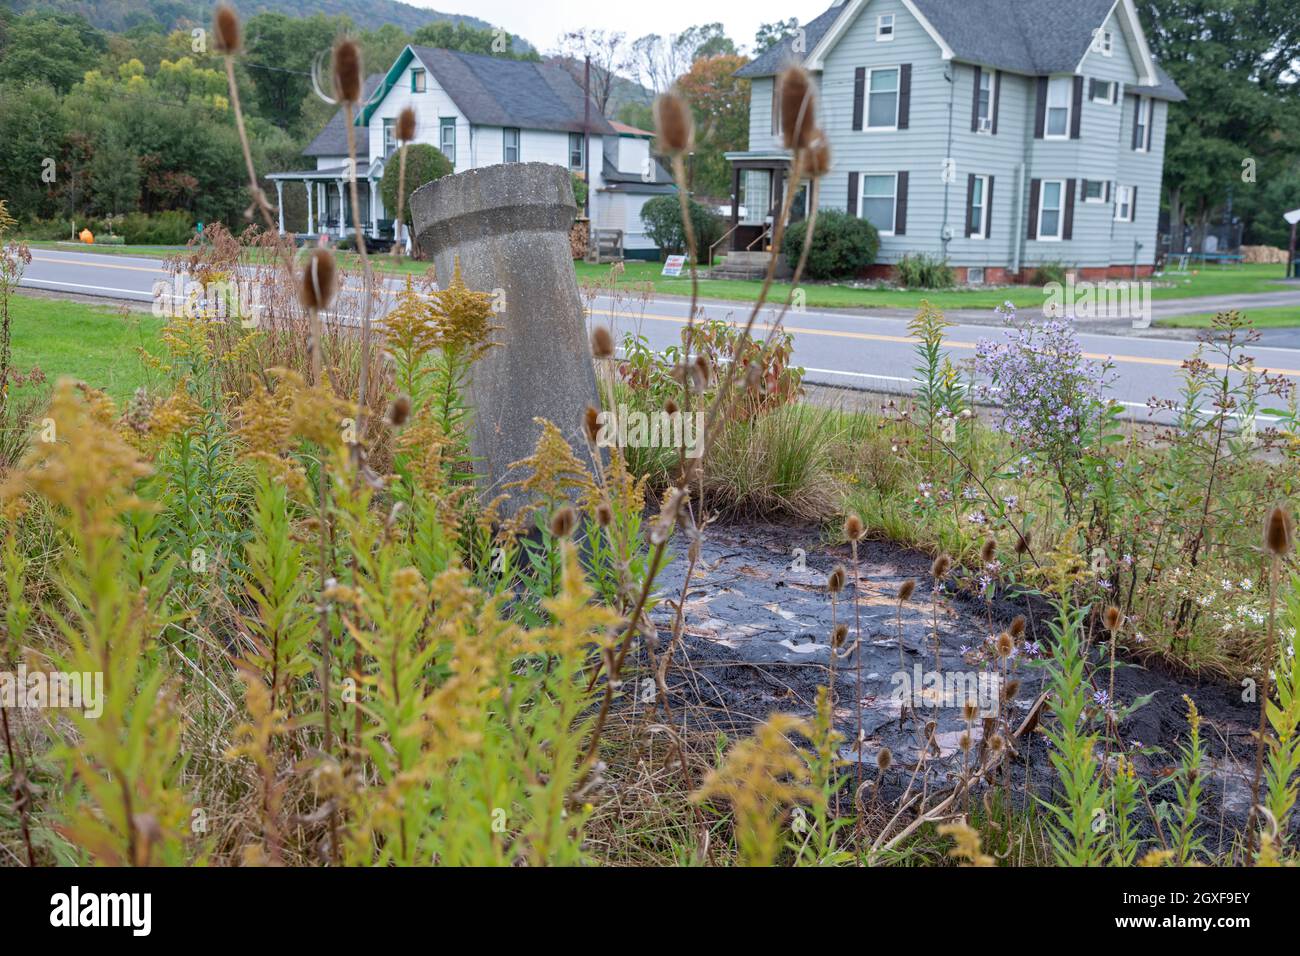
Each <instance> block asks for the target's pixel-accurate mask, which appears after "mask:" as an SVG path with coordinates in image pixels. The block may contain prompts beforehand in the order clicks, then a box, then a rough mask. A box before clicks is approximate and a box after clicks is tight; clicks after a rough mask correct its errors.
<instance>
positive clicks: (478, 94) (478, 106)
mask: <svg viewBox="0 0 1300 956" xmlns="http://www.w3.org/2000/svg"><path fill="white" fill-rule="evenodd" d="M412 59H418V60H419V61H420V63H422V64H423V65H424V68H425V69H427V70H428V71H429V72H430V73H431V74H432V75H433V77H434V79H436V80H437V81H438V85H439V86H441V87H442V89H443V90H444V91H445V92H446V93H447V95H448V96H450V97H451V100H452V102H453V103H455V104H456V108H457V109H458V110H460V112H461V114H462V115H464V117H465V118H466V119H467V120H469V122H470V123H472V124H474V125H476V126H517V127H519V128H520V129H543V130H555V131H566V130H567V131H568V132H573V133H580V132H582V130H583V113H584V97H583V94H582V87H580V86H579V85H578V84H577V82H576V81H575V80H574V79H573V77H572V76H570V75H569V73H568V71H567V70H565V69H564V68H563V67H561V66H556V65H553V64H549V63H533V62H528V61H524V60H510V59H507V58H505V57H500V56H483V55H480V54H477V53H461V52H459V51H457V50H443V49H437V48H434V47H423V46H421V47H416V46H408V47H406V49H404V50H403V51H402V53H401V55H400V56H399V57H398V58H397V61H396V62H395V63H394V64H393V65H392V67H390V68H389V70H388V73H387V74H385V76H384V78H383V83H382V85H381V88H380V90H379V91H378V92H377V93H376V95H375V96H374V98H373V99H372V100H371V101H370V102H368V103H367V105H366V106H365V107H364V108H363V109H362V111H361V115H360V117H359V118H358V122H360V123H368V122H369V121H370V117H371V115H373V113H374V111H375V110H376V109H377V108H378V107H379V104H380V103H381V102H382V101H383V99H384V96H386V95H387V93H388V91H389V90H390V89H392V88H393V85H394V84H395V83H396V82H397V79H398V77H400V76H401V74H402V71H403V70H405V69H406V65H407V64H408V63H410V62H411V60H412ZM591 132H592V133H593V134H594V135H597V136H602V135H606V134H612V133H613V132H614V130H613V129H612V127H610V125H609V122H608V121H607V120H606V119H605V117H604V115H603V114H602V113H601V111H600V108H599V107H598V106H597V105H596V104H595V103H594V102H593V103H592V104H591Z"/></svg>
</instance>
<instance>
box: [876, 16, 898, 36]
mask: <svg viewBox="0 0 1300 956" xmlns="http://www.w3.org/2000/svg"><path fill="white" fill-rule="evenodd" d="M876 39H877V40H878V41H880V42H882V43H883V42H885V41H888V40H892V39H894V15H893V14H892V13H882V14H881V15H880V16H879V17H877V18H876Z"/></svg>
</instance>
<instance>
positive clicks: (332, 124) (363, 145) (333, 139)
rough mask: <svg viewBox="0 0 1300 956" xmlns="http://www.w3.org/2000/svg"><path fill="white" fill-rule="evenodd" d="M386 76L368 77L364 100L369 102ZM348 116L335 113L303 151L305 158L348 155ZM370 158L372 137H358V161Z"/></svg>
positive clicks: (380, 74)
mask: <svg viewBox="0 0 1300 956" xmlns="http://www.w3.org/2000/svg"><path fill="white" fill-rule="evenodd" d="M383 79H384V74H382V73H372V74H371V75H370V76H368V77H366V85H365V89H364V91H363V92H364V93H365V97H364V99H366V100H369V99H370V97H371V96H372V95H373V94H374V92H375V90H377V89H379V84H380V83H382V82H383ZM347 122H348V121H347V116H346V115H345V113H344V111H343V110H339V111H338V112H337V113H335V114H334V115H333V116H332V117H331V118H330V121H329V122H328V123H326V124H325V128H324V129H322V130H321V131H320V132H319V133H317V134H316V138H315V139H313V140H312V141H311V144H310V145H308V147H307V148H306V149H304V150H303V151H302V154H303V155H304V156H346V155H347V154H348V125H347ZM369 158H370V137H369V136H358V137H357V161H358V162H364V161H365V160H367V159H369Z"/></svg>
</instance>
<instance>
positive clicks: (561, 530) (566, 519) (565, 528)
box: [551, 505, 578, 538]
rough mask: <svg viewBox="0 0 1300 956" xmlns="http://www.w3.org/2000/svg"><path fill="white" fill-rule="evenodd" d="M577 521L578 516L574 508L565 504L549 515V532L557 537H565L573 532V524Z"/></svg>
mask: <svg viewBox="0 0 1300 956" xmlns="http://www.w3.org/2000/svg"><path fill="white" fill-rule="evenodd" d="M577 523H578V516H577V514H576V513H575V512H574V510H573V509H572V508H571V507H569V506H568V505H565V506H564V507H563V508H561V509H560V510H559V511H557V512H555V514H553V515H551V534H552V535H554V536H555V537H557V538H567V537H568V536H569V535H571V534H573V528H574V525H576V524H577Z"/></svg>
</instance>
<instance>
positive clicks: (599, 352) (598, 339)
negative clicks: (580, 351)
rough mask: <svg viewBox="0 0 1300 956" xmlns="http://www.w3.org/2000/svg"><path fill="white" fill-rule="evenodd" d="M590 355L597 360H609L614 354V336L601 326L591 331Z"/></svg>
mask: <svg viewBox="0 0 1300 956" xmlns="http://www.w3.org/2000/svg"><path fill="white" fill-rule="evenodd" d="M591 354H592V355H594V356H596V358H599V359H604V358H610V357H611V356H612V355H613V354H614V336H613V335H611V334H610V331H609V329H607V328H605V326H603V325H598V326H596V327H595V328H594V329H592V330H591Z"/></svg>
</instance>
